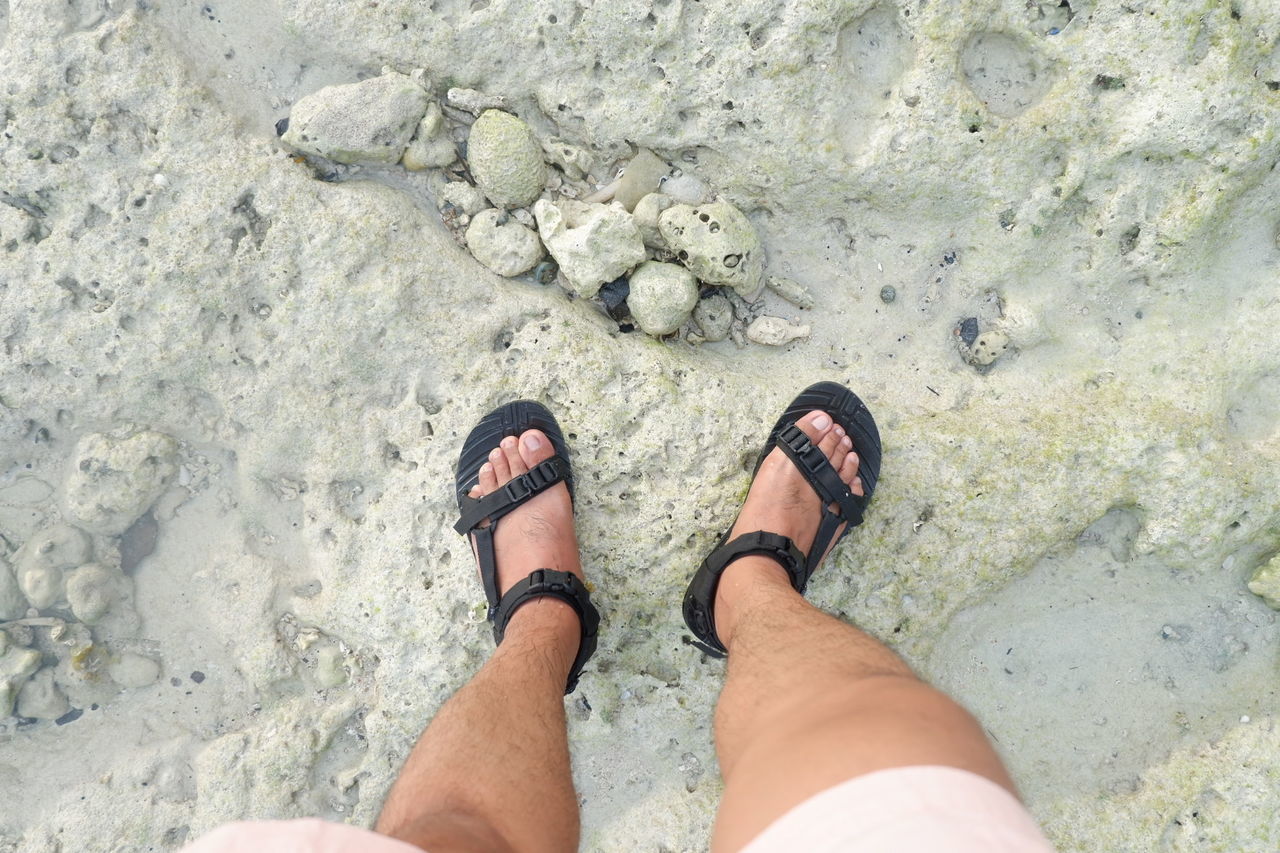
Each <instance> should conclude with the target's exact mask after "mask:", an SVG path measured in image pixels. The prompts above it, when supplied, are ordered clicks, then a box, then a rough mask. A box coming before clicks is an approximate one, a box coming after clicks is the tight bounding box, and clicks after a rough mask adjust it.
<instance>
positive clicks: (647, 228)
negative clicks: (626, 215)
mask: <svg viewBox="0 0 1280 853" xmlns="http://www.w3.org/2000/svg"><path fill="white" fill-rule="evenodd" d="M675 203H676V200H675V199H673V198H672V197H671V196H669V195H665V194H663V193H649V194H648V195H646V196H643V197H642V198H641V199H640V200H639V201H638V202H636V208H635V210H634V211H633V212H632V215H633V216H635V218H636V227H638V228H639V229H640V239H641V240H643V241H644V244H645V245H646V246H647V247H649V248H650V249H657V250H659V251H663V252H665V251H666V250H667V241H666V240H664V239H663V238H662V232H661V231H659V230H658V217H659V216H661V215H662V212H663V211H664V210H666V209H667V208H669V207H671V205H673V204H675Z"/></svg>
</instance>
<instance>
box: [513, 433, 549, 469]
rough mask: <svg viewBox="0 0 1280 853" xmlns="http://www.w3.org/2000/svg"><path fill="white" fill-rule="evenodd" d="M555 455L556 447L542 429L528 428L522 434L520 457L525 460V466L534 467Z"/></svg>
mask: <svg viewBox="0 0 1280 853" xmlns="http://www.w3.org/2000/svg"><path fill="white" fill-rule="evenodd" d="M554 455H555V448H553V447H552V446H551V442H550V440H548V438H547V436H546V433H544V432H543V431H542V430H540V429H528V430H525V431H524V432H523V433H522V434H521V435H520V458H521V459H523V460H524V464H525V467H527V468H532V467H533V466H535V465H537V464H538V463H539V462H544V461H546V460H548V459H550V458H551V457H552V456H554Z"/></svg>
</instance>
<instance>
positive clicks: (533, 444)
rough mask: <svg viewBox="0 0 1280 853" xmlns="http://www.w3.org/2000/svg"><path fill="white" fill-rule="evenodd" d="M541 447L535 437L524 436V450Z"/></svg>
mask: <svg viewBox="0 0 1280 853" xmlns="http://www.w3.org/2000/svg"><path fill="white" fill-rule="evenodd" d="M541 446H542V442H541V441H540V440H539V439H538V437H537V436H536V435H526V436H525V437H524V449H525V450H537V449H538V448H539V447H541Z"/></svg>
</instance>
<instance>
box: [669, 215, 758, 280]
mask: <svg viewBox="0 0 1280 853" xmlns="http://www.w3.org/2000/svg"><path fill="white" fill-rule="evenodd" d="M658 229H659V230H660V231H661V232H662V237H663V239H664V240H665V241H666V243H667V245H668V246H669V247H670V248H671V251H672V252H675V255H676V257H677V258H679V259H680V262H681V263H683V264H684V265H685V266H687V267H688V268H689V269H690V270H692V271H693V274H694V275H695V276H697V277H698V279H699V280H700V281H704V282H706V283H707V284H719V285H725V286H727V287H732V288H733V289H734V290H735V291H737V293H738V295H739V296H741V297H742V298H743V299H746V300H748V301H750V300H752V299H754V298H755V296H756V294H758V293H759V292H760V286H761V282H762V276H763V273H764V249H763V248H762V247H761V245H760V238H759V237H758V236H757V235H756V230H755V228H754V227H753V226H752V224H751V221H750V220H749V219H747V217H746V216H744V215H743V213H742V211H740V210H738V209H737V208H736V207H734V206H733V205H731V204H729V203H728V202H727V201H716V202H713V203H711V204H704V205H699V206H697V207H695V206H693V205H688V204H676V205H673V206H671V207H670V208H668V209H667V210H665V211H664V212H663V213H662V215H661V216H659V217H658Z"/></svg>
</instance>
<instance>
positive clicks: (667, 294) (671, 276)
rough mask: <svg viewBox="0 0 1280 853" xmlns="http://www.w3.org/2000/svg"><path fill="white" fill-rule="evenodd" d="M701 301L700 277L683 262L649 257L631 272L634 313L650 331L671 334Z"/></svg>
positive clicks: (633, 315)
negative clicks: (699, 293)
mask: <svg viewBox="0 0 1280 853" xmlns="http://www.w3.org/2000/svg"><path fill="white" fill-rule="evenodd" d="M697 304H698V280H697V279H695V278H694V277H693V273H691V272H689V271H688V270H687V269H685V268H684V267H682V266H680V265H679V264H666V263H662V262H660V261H646V262H645V263H643V264H641V265H640V266H638V267H636V269H635V271H634V272H633V273H631V295H630V296H629V297H628V298H627V305H628V306H630V308H631V316H632V317H634V318H635V321H636V323H637V324H638V325H639V326H640V328H641V329H643V330H644V331H645V332H646V333H647V334H650V335H653V336H654V337H661V336H662V335H669V334H671V333H672V332H674V331H676V330H677V329H679V328H680V327H681V326H683V325H684V322H685V320H687V319H689V314H690V312H692V311H693V308H694V306H695V305H697Z"/></svg>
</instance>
